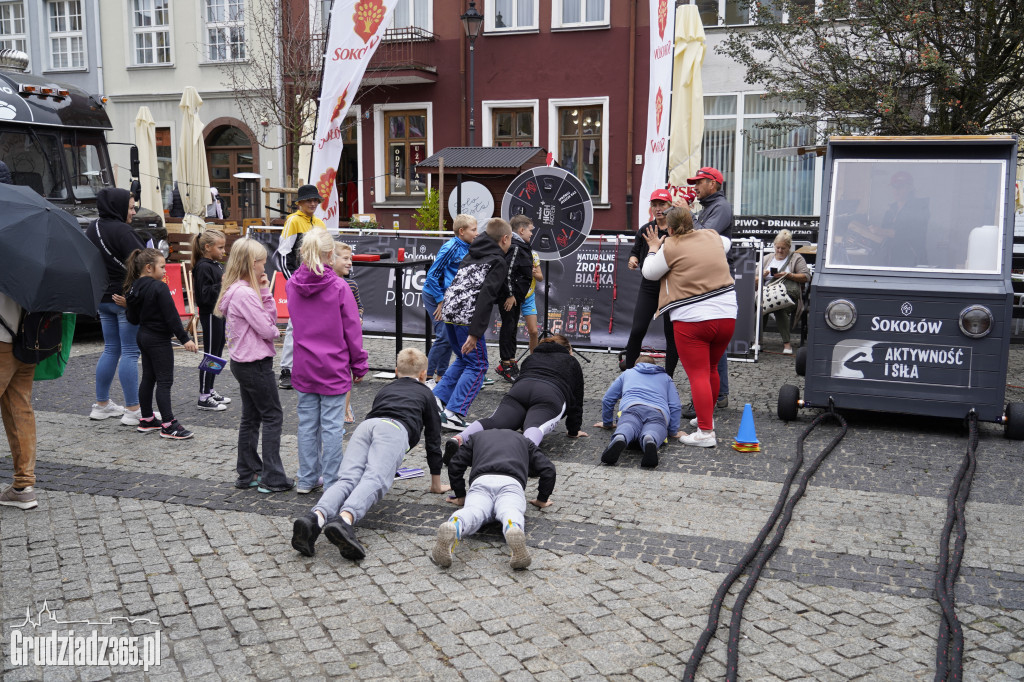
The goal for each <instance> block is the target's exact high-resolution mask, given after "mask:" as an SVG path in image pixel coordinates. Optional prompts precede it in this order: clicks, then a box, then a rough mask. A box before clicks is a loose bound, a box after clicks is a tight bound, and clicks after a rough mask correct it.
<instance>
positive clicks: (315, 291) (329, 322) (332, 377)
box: [285, 263, 369, 395]
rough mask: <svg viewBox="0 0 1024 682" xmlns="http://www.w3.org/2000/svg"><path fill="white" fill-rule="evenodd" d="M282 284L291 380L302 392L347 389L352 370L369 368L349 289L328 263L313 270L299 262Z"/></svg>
mask: <svg viewBox="0 0 1024 682" xmlns="http://www.w3.org/2000/svg"><path fill="white" fill-rule="evenodd" d="M285 286H286V290H287V292H288V312H289V313H290V314H291V318H292V340H293V341H294V342H295V347H294V355H293V364H292V386H294V387H295V390H297V391H301V392H303V393H318V394H320V395H343V394H345V393H348V392H349V390H350V389H351V388H352V375H353V374H355V375H356V376H357V377H361V376H364V375H365V374H366V372H367V371H368V370H369V365H368V363H367V356H366V351H365V350H363V329H362V325H360V323H359V309H358V308H357V307H356V299H355V297H354V296H353V295H352V289H350V288H349V286H348V284H346V283H345V280H343V279H342V278H341V277H338V276H337V275H336V274H334V270H332V269H331V268H329V267H325V268H324V272H323V274H321V275H317V274H315V273H314V272H313V271H312V270H310V269H309V267H307V266H306V264H305V263H303V264H302V265H301V266H300V267H299V269H298V270H296V271H295V274H294V275H292V277H291V279H289V280H288V283H287V284H286V285H285Z"/></svg>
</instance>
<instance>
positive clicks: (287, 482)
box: [256, 478, 295, 493]
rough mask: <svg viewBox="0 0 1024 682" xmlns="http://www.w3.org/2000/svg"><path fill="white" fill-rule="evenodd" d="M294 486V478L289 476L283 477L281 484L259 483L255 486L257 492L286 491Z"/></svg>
mask: <svg viewBox="0 0 1024 682" xmlns="http://www.w3.org/2000/svg"><path fill="white" fill-rule="evenodd" d="M294 487H295V480H294V479H291V478H286V479H284V483H282V484H281V485H267V484H266V483H260V484H259V486H258V487H257V488H256V492H258V493H286V492H288V491H289V490H291V489H292V488H294Z"/></svg>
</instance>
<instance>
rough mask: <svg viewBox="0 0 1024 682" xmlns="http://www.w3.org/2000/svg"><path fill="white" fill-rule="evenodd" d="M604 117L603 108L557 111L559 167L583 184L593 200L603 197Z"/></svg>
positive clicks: (584, 107)
mask: <svg viewBox="0 0 1024 682" xmlns="http://www.w3.org/2000/svg"><path fill="white" fill-rule="evenodd" d="M603 114H604V111H603V110H602V107H600V106H567V107H559V108H558V163H559V164H561V166H562V168H564V169H565V170H567V171H569V172H570V173H573V174H574V175H575V176H576V177H578V178H579V179H580V180H582V181H583V185H584V186H585V187H586V188H587V189H588V190H589V191H590V195H591V196H593V197H599V196H600V195H601V179H602V177H603V173H602V171H603V169H602V165H603V163H602V161H603V158H604V154H605V150H604V144H603V139H604V136H603V131H602V130H601V122H602V118H603Z"/></svg>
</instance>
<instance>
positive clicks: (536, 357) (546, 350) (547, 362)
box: [516, 341, 583, 436]
mask: <svg viewBox="0 0 1024 682" xmlns="http://www.w3.org/2000/svg"><path fill="white" fill-rule="evenodd" d="M526 380H531V381H533V380H535V381H543V382H545V383H548V384H551V385H552V386H554V387H555V388H557V389H558V392H559V393H561V394H562V398H563V399H564V400H565V428H566V430H567V431H568V432H569V435H570V436H575V435H576V434H578V433H579V432H580V427H581V426H583V370H582V369H581V368H580V363H579V360H577V359H576V358H574V357H573V356H572V354H571V353H569V349H568V348H566V347H565V346H562V345H559V344H557V343H552V342H550V341H549V342H546V343H541V344H538V345H537V347H536V348H534V349H533V352H532V353H530V355H529V357H527V358H526V359H525V360H523V364H522V366H521V367H520V368H519V376H518V377H516V381H517V382H519V381H526Z"/></svg>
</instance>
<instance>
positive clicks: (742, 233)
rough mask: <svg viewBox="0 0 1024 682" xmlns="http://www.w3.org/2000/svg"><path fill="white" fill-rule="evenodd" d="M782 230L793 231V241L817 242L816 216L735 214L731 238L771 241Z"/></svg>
mask: <svg viewBox="0 0 1024 682" xmlns="http://www.w3.org/2000/svg"><path fill="white" fill-rule="evenodd" d="M782 230H789V231H790V232H792V233H793V241H796V242H810V243H811V244H817V243H818V217H817V216H736V217H735V218H734V219H733V223H732V238H733V239H741V238H743V237H749V238H751V239H760V240H761V241H764V242H768V243H771V242H773V241H774V240H775V235H777V234H778V233H779V232H781V231H782Z"/></svg>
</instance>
